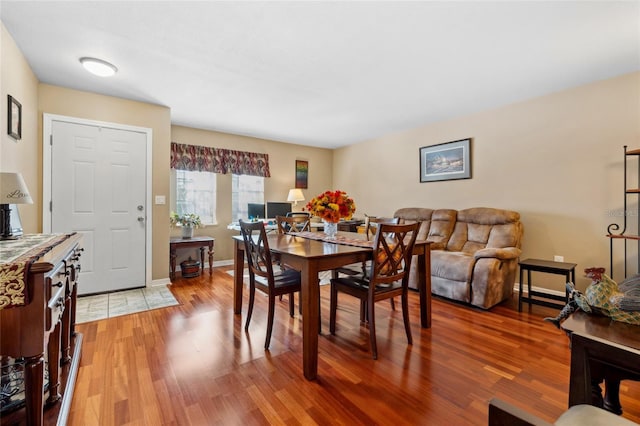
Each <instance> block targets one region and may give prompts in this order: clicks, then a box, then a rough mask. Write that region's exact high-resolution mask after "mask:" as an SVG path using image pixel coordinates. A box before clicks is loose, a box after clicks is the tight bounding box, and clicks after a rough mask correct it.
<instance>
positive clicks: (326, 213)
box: [305, 190, 356, 223]
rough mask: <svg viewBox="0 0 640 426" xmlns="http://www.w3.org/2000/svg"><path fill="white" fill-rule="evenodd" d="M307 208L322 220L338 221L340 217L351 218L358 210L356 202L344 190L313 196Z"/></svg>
mask: <svg viewBox="0 0 640 426" xmlns="http://www.w3.org/2000/svg"><path fill="white" fill-rule="evenodd" d="M305 208H306V210H307V211H308V212H309V213H311V214H312V215H314V216H318V217H319V218H321V219H322V220H326V221H327V222H331V223H338V222H339V221H340V219H347V220H348V219H351V217H352V216H353V214H354V213H355V212H356V203H355V202H354V201H353V198H351V197H349V196H348V195H347V193H346V192H344V191H340V190H336V191H325V192H323V193H322V194H320V195H318V196H317V197H313V198H312V199H311V201H309V202H308V203H307V205H306V207H305Z"/></svg>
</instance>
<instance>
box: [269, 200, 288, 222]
mask: <svg viewBox="0 0 640 426" xmlns="http://www.w3.org/2000/svg"><path fill="white" fill-rule="evenodd" d="M290 211H291V203H277V202H274V201H267V217H268V218H269V219H275V217H276V216H286V215H287V213H289V212H290Z"/></svg>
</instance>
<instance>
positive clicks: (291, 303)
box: [289, 293, 296, 318]
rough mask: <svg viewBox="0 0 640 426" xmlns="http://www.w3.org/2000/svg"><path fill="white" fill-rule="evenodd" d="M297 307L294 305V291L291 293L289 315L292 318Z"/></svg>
mask: <svg viewBox="0 0 640 426" xmlns="http://www.w3.org/2000/svg"><path fill="white" fill-rule="evenodd" d="M295 310H296V308H295V306H293V293H289V316H290V317H291V318H293V313H294V312H295Z"/></svg>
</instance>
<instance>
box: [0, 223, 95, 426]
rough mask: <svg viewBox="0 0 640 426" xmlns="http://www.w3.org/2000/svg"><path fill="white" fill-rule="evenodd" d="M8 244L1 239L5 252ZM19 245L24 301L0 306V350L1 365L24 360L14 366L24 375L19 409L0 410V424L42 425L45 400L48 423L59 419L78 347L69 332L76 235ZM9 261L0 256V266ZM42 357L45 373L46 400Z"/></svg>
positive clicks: (79, 343)
mask: <svg viewBox="0 0 640 426" xmlns="http://www.w3.org/2000/svg"><path fill="white" fill-rule="evenodd" d="M45 237H46V236H45ZM25 241H26V242H28V241H29V236H25ZM34 241H36V239H34ZM10 244H15V243H13V242H8V241H1V242H0V248H2V249H4V252H5V253H6V252H7V251H9V249H8V248H7V247H9V245H10ZM20 250H24V253H23V254H21V255H19V256H18V258H19V259H21V261H24V259H27V260H26V264H28V272H27V275H26V280H25V281H24V282H25V284H26V296H27V297H28V300H26V304H24V305H22V306H9V307H5V308H4V309H2V310H0V336H2V338H1V339H0V355H1V356H2V360H3V364H5V365H6V364H7V363H8V362H15V361H16V360H23V361H24V362H23V363H22V366H21V367H20V368H19V369H16V371H17V372H18V373H17V374H22V375H23V377H24V393H23V395H24V408H16V409H15V410H10V411H8V412H3V413H2V415H0V418H1V420H2V425H5V424H11V425H13V424H27V425H29V426H30V425H42V424H43V421H44V417H45V416H44V407H45V405H46V406H47V407H50V410H51V411H52V412H54V413H55V414H54V415H53V416H54V417H56V419H55V421H53V423H59V424H65V423H66V416H67V415H68V410H69V407H70V405H71V398H72V395H73V386H74V384H75V378H76V375H77V370H78V366H79V361H80V352H81V346H82V336H81V335H80V334H79V333H76V332H75V301H76V297H77V286H78V276H79V272H80V257H81V254H82V250H83V249H82V248H81V236H80V235H79V234H75V233H74V234H69V235H52V236H51V238H49V239H47V240H46V241H45V242H38V243H37V244H35V243H34V245H33V246H32V247H20ZM5 262H6V263H5ZM12 262H13V263H18V262H17V261H14V260H9V261H6V259H2V258H0V263H1V264H3V265H5V266H6V265H9V264H11V263H12ZM3 287H5V286H3ZM45 359H46V360H47V366H48V378H49V380H48V387H47V392H46V394H47V395H48V396H47V399H46V401H45V399H44V396H45V386H44V383H45V381H44V377H45ZM21 394H22V393H21ZM17 406H18V405H17ZM47 416H48V417H51V415H49V414H48V415H47Z"/></svg>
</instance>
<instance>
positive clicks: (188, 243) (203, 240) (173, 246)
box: [169, 237, 215, 278]
mask: <svg viewBox="0 0 640 426" xmlns="http://www.w3.org/2000/svg"><path fill="white" fill-rule="evenodd" d="M214 242H215V239H213V238H211V237H193V238H171V240H170V241H169V262H170V264H171V278H174V277H175V275H176V257H177V255H176V251H177V250H178V249H182V248H189V247H200V267H201V268H202V271H203V272H204V249H205V247H208V248H209V273H211V271H212V268H213V243H214Z"/></svg>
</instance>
